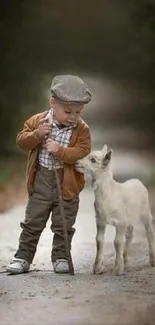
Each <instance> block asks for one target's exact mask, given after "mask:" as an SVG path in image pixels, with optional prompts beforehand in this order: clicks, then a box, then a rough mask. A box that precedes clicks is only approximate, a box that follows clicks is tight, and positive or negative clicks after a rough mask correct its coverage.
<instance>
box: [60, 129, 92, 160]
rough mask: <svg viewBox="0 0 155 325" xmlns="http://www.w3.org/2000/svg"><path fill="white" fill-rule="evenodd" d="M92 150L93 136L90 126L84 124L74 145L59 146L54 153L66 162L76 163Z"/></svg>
mask: <svg viewBox="0 0 155 325" xmlns="http://www.w3.org/2000/svg"><path fill="white" fill-rule="evenodd" d="M90 150H91V136H90V131H89V127H88V126H87V127H86V126H84V128H83V130H82V131H81V132H80V134H79V136H78V140H77V142H76V144H75V146H74V147H67V148H64V147H63V146H59V148H58V151H57V152H56V153H55V154H54V155H55V156H56V157H57V158H58V159H61V160H63V161H64V163H66V164H75V163H76V161H77V160H78V159H81V158H83V157H85V156H87V155H88V154H89V153H90Z"/></svg>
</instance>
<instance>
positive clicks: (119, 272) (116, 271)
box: [112, 266, 124, 275]
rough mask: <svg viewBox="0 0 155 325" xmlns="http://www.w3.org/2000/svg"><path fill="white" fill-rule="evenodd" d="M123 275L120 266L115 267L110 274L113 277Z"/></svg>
mask: <svg viewBox="0 0 155 325" xmlns="http://www.w3.org/2000/svg"><path fill="white" fill-rule="evenodd" d="M123 273H124V268H123V267H122V266H115V268H114V270H113V272H112V274H113V275H122V274H123Z"/></svg>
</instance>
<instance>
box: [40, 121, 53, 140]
mask: <svg viewBox="0 0 155 325" xmlns="http://www.w3.org/2000/svg"><path fill="white" fill-rule="evenodd" d="M50 132H51V124H50V123H48V122H47V120H46V119H45V118H43V119H41V120H40V122H39V126H38V133H39V136H40V138H41V139H44V138H45V137H46V136H47V135H48V134H49V133H50Z"/></svg>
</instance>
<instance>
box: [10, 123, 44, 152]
mask: <svg viewBox="0 0 155 325" xmlns="http://www.w3.org/2000/svg"><path fill="white" fill-rule="evenodd" d="M33 118H34V117H31V118H30V119H29V120H27V121H26V122H25V124H24V128H23V130H22V131H21V132H19V133H18V134H17V138H16V142H17V145H18V146H19V148H20V149H23V150H25V151H29V150H32V149H34V148H35V147H36V146H37V145H38V144H39V143H41V139H40V136H39V133H38V130H37V128H36V127H35V126H34V123H33Z"/></svg>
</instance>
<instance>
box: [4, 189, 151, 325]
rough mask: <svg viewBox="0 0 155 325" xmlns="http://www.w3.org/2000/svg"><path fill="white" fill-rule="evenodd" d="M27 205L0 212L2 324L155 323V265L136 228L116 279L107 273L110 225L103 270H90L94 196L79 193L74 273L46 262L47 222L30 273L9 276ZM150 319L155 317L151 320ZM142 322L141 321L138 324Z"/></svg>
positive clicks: (110, 258) (111, 235) (110, 253)
mask: <svg viewBox="0 0 155 325" xmlns="http://www.w3.org/2000/svg"><path fill="white" fill-rule="evenodd" d="M24 208H25V206H23V205H21V206H18V207H15V208H14V209H13V210H11V211H9V212H8V213H6V214H3V215H0V230H1V237H0V272H1V273H0V324H1V325H2V324H3V325H4V324H5V325H15V324H16V325H18V324H21V325H27V324H38V325H43V324H44V325H46V324H50V325H58V324H59V325H116V324H117V325H129V324H134V325H136V324H137V325H138V324H143V325H144V324H145V325H153V324H155V315H152V316H151V317H152V322H151V320H150V322H149V321H147V322H145V317H147V319H148V317H149V316H150V315H151V313H153V314H154V307H152V309H149V308H151V306H152V305H153V304H154V299H155V268H151V267H150V266H149V264H148V251H147V242H146V239H145V236H144V235H145V233H144V231H143V229H141V228H138V227H137V226H136V229H135V237H134V242H133V245H132V251H131V258H130V264H129V266H128V269H127V270H126V271H125V274H124V275H123V276H120V277H116V276H113V275H112V274H111V270H112V266H113V263H114V248H113V245H112V240H113V238H114V230H113V229H112V228H111V227H108V229H107V233H106V245H105V274H103V275H99V276H95V275H94V274H92V264H93V260H94V256H95V222H94V213H93V194H92V192H89V191H88V190H85V191H83V193H82V196H81V205H80V211H79V215H78V218H77V224H76V229H77V231H76V234H75V237H74V241H73V250H72V254H73V261H74V266H75V276H69V275H56V274H54V273H53V270H52V266H51V263H50V247H51V241H52V235H51V232H50V229H49V226H50V222H48V224H47V228H46V229H45V230H44V232H43V234H42V236H41V239H40V242H39V246H38V250H37V253H36V256H35V259H34V263H33V265H32V268H31V272H30V273H28V274H24V275H18V276H8V275H7V274H6V273H5V267H6V265H7V264H8V262H9V260H10V259H11V258H12V256H13V254H14V252H15V250H16V248H17V243H18V236H19V233H20V227H19V222H20V220H22V219H23V217H24ZM153 317H154V320H153ZM141 320H143V321H142V322H141Z"/></svg>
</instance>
